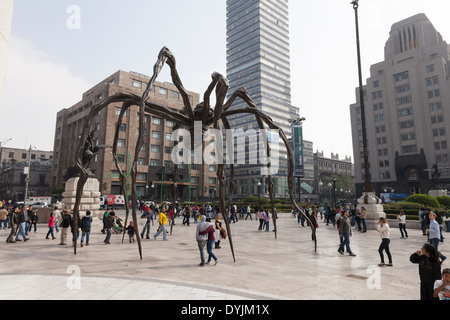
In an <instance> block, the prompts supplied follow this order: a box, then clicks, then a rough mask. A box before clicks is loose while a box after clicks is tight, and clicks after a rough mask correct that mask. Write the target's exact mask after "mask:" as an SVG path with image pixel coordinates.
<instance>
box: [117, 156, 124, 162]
mask: <svg viewBox="0 0 450 320" xmlns="http://www.w3.org/2000/svg"><path fill="white" fill-rule="evenodd" d="M117 162H120V163H124V162H125V155H123V154H118V155H117Z"/></svg>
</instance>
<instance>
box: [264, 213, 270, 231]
mask: <svg viewBox="0 0 450 320" xmlns="http://www.w3.org/2000/svg"><path fill="white" fill-rule="evenodd" d="M269 225H270V215H269V210H267V209H266V210H264V226H265V227H266V232H268V231H269Z"/></svg>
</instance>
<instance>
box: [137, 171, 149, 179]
mask: <svg viewBox="0 0 450 320" xmlns="http://www.w3.org/2000/svg"><path fill="white" fill-rule="evenodd" d="M136 180H137V181H147V174H146V173H141V172H138V173H136Z"/></svg>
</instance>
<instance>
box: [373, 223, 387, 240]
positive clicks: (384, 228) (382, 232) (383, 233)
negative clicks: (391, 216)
mask: <svg viewBox="0 0 450 320" xmlns="http://www.w3.org/2000/svg"><path fill="white" fill-rule="evenodd" d="M375 227H376V229H377V231H378V232H379V233H380V237H381V239H389V236H390V232H389V225H388V224H387V223H383V226H380V225H379V224H377V225H376V226H375Z"/></svg>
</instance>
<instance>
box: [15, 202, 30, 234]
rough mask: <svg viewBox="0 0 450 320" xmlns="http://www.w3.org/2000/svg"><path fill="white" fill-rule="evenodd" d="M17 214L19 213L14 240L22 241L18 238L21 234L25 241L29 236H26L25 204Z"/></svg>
mask: <svg viewBox="0 0 450 320" xmlns="http://www.w3.org/2000/svg"><path fill="white" fill-rule="evenodd" d="M18 215H19V229H18V232H17V235H16V239H15V241H22V240H20V238H19V237H20V236H22V238H23V241H24V242H25V241H28V240H30V239H29V238H27V237H26V229H27V221H28V216H27V211H26V207H25V206H24V207H23V208H22V210H20V209H19V212H18Z"/></svg>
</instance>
